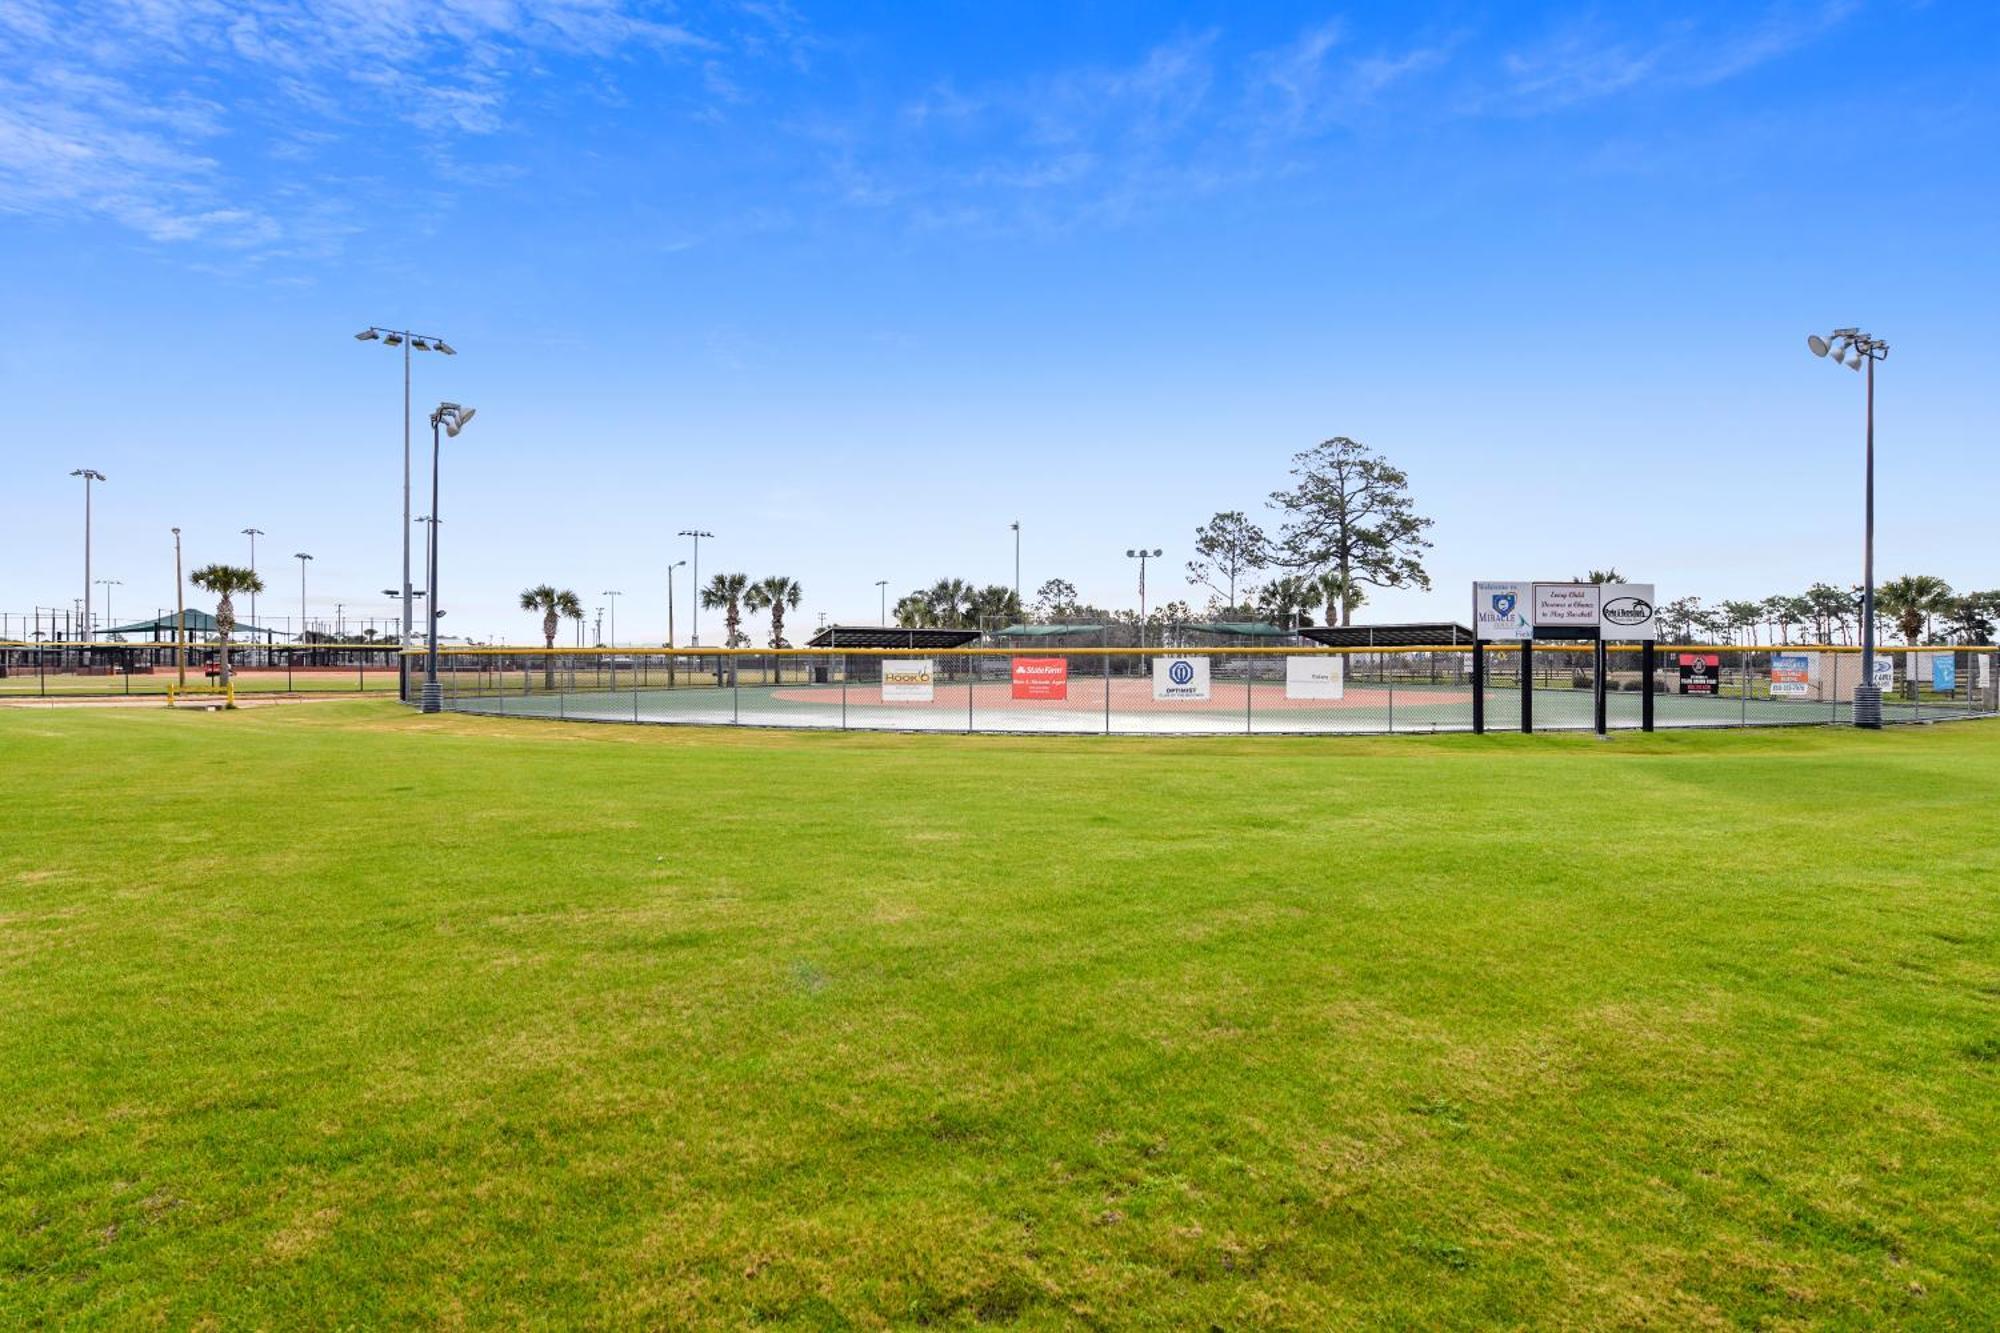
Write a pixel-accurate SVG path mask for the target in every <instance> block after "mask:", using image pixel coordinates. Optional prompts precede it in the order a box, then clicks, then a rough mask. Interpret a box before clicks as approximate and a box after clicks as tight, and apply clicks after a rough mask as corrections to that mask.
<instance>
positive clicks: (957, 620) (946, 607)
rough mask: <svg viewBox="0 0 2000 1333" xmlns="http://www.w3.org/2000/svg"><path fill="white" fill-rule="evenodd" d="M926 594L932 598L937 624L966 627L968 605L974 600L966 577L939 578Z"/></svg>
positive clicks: (931, 602) (950, 627) (933, 612)
mask: <svg viewBox="0 0 2000 1333" xmlns="http://www.w3.org/2000/svg"><path fill="white" fill-rule="evenodd" d="M924 596H925V597H926V598H928V599H929V600H930V604H931V615H932V616H933V617H934V618H935V620H936V623H937V624H939V625H941V626H943V627H944V628H946V629H963V628H965V617H966V610H967V606H968V604H969V603H970V602H971V601H972V585H971V584H970V583H967V582H966V581H965V580H964V579H939V580H938V581H937V582H936V583H933V584H932V585H931V586H930V589H929V591H927V592H926V593H924Z"/></svg>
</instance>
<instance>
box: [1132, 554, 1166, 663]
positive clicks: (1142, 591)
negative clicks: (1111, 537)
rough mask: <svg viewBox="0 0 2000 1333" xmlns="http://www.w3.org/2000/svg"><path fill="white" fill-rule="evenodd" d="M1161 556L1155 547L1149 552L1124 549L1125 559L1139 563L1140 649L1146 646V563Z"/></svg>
mask: <svg viewBox="0 0 2000 1333" xmlns="http://www.w3.org/2000/svg"><path fill="white" fill-rule="evenodd" d="M1163 554H1165V553H1164V552H1163V551H1162V550H1161V549H1160V548H1159V547H1157V546H1155V547H1154V548H1153V549H1152V550H1150V551H1149V550H1147V549H1146V548H1145V547H1143V546H1141V547H1138V548H1136V549H1134V548H1132V547H1129V546H1128V547H1127V548H1125V558H1126V559H1127V560H1137V561H1138V562H1139V646H1140V647H1141V648H1144V647H1145V646H1146V562H1147V561H1148V560H1158V559H1159V558H1160V557H1161V555H1163Z"/></svg>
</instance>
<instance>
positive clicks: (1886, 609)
mask: <svg viewBox="0 0 2000 1333" xmlns="http://www.w3.org/2000/svg"><path fill="white" fill-rule="evenodd" d="M1951 602H1952V596H1951V585H1950V584H1949V583H1946V582H1945V581H1944V580H1943V579H1941V578H1939V577H1937V576H1936V575H1935V574H1905V575H1903V576H1902V577H1901V578H1895V579H1890V580H1889V581H1888V582H1887V583H1884V584H1883V585H1882V586H1881V587H1879V588H1877V589H1876V590H1875V609H1876V610H1877V611H1878V612H1879V613H1881V614H1882V615H1884V616H1887V617H1888V618H1890V619H1891V620H1893V621H1894V622H1895V626H1896V630H1897V632H1898V633H1900V634H1901V635H1902V636H1903V641H1904V642H1905V643H1908V644H1910V645H1911V646H1912V647H1914V646H1915V645H1916V644H1918V643H1920V642H1922V641H1923V640H1925V639H1927V638H1928V637H1929V636H1930V627H1931V618H1932V617H1933V616H1938V615H1943V614H1945V613H1947V612H1949V611H1950V609H1951Z"/></svg>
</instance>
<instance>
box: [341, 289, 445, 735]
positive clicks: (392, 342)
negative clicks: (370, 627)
mask: <svg viewBox="0 0 2000 1333" xmlns="http://www.w3.org/2000/svg"><path fill="white" fill-rule="evenodd" d="M354 337H355V339H356V340H357V341H359V342H365V343H367V342H378V341H379V342H380V343H381V344H382V345H383V346H384V347H400V348H402V349H403V597H402V601H403V637H402V640H401V642H400V643H399V644H398V646H399V647H401V648H404V649H406V650H407V649H408V648H409V646H410V611H411V605H412V603H411V597H410V350H411V349H412V348H415V349H416V350H417V351H419V352H443V353H444V354H445V355H446V356H457V355H458V352H457V350H456V349H455V348H453V347H452V346H451V345H450V344H448V343H446V342H445V340H444V339H442V338H436V337H432V336H431V335H430V334H427V333H423V334H419V333H412V332H410V331H409V330H408V329H384V328H379V327H374V326H371V327H369V328H365V329H363V330H361V332H359V333H357V334H355V335H354ZM406 697H407V696H406Z"/></svg>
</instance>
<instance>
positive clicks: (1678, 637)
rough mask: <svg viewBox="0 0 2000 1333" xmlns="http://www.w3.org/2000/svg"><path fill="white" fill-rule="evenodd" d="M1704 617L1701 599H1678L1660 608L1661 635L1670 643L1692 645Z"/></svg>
mask: <svg viewBox="0 0 2000 1333" xmlns="http://www.w3.org/2000/svg"><path fill="white" fill-rule="evenodd" d="M1701 615H1702V610H1701V598H1699V597H1676V598H1674V600H1673V601H1671V602H1668V603H1667V604H1666V605H1665V606H1662V607H1661V608H1660V635H1661V637H1663V638H1664V639H1666V641H1667V642H1668V643H1690V642H1692V641H1693V640H1694V636H1695V628H1696V626H1697V624H1698V623H1699V622H1700V619H1701Z"/></svg>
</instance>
